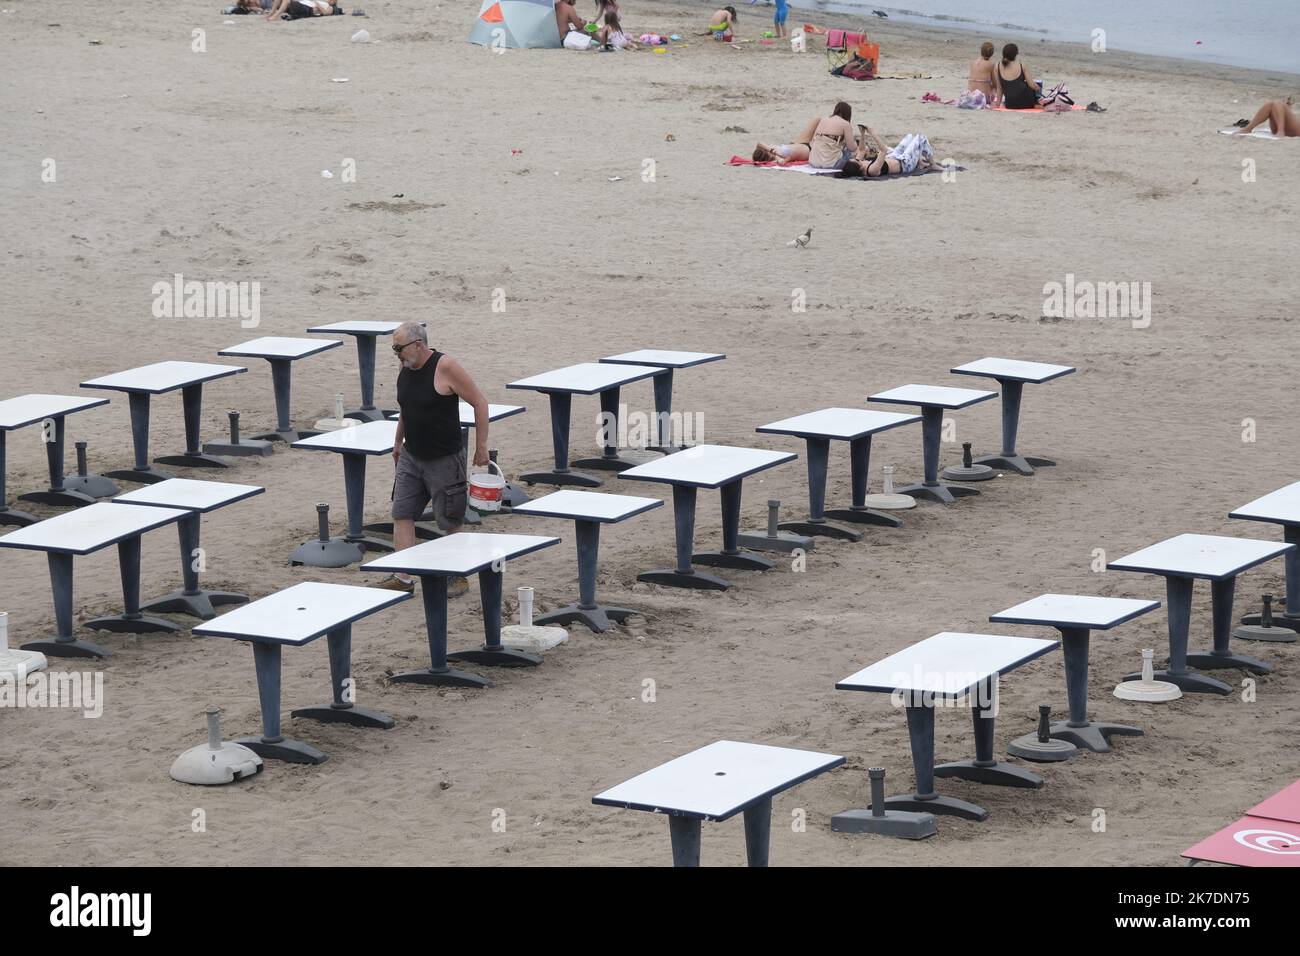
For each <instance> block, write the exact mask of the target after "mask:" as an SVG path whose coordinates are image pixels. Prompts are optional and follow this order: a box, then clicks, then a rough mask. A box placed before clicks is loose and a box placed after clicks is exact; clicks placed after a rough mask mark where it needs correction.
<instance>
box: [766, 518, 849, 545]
mask: <svg viewBox="0 0 1300 956" xmlns="http://www.w3.org/2000/svg"><path fill="white" fill-rule="evenodd" d="M777 528H779V529H780V530H781V531H790V532H792V533H794V534H802V535H807V536H808V537H810V538H834V539H835V540H836V541H861V540H862V532H861V531H853V530H851V529H849V528H841V527H840V526H839V525H837V524H831V523H830V522H829V521H782V522H781V523H780V524H779V525H777Z"/></svg>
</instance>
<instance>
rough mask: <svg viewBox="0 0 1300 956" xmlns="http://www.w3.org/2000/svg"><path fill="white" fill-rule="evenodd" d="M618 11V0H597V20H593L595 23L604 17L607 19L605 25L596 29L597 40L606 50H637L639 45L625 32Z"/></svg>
mask: <svg viewBox="0 0 1300 956" xmlns="http://www.w3.org/2000/svg"><path fill="white" fill-rule="evenodd" d="M618 13H619V11H618V3H617V2H616V0H596V20H593V21H592V22H593V23H595V22H597V21H599V20H600V19H601V18H602V17H603V18H604V19H605V25H604V26H603V27H601V28H600V29H599V30H597V31H596V42H597V43H599V44H600V46H601V49H604V50H635V49H637V45H636V44H635V43H634V42H633V41H632V38H631V37H629V36H628V35H627V34H626V33H624V32H623V24H622V22H621V21H620V20H619V18H618Z"/></svg>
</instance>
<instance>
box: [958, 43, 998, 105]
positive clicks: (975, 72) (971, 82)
mask: <svg viewBox="0 0 1300 956" xmlns="http://www.w3.org/2000/svg"><path fill="white" fill-rule="evenodd" d="M966 89H967V90H968V91H970V92H978V93H983V94H984V101H985V102H986V103H988V105H989V106H997V105H998V97H999V96H1000V91H999V90H1000V88H999V85H998V71H997V70H996V69H994V66H993V44H992V43H989V42H988V41H987V40H985V41H984V42H983V43H981V44H980V58H979V59H978V60H976V61H975V62H974V63H972V64H971V65H970V76H969V77H967V79H966Z"/></svg>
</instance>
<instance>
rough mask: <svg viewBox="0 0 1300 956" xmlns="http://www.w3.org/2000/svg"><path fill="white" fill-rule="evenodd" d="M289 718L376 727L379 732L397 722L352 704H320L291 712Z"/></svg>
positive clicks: (385, 715)
mask: <svg viewBox="0 0 1300 956" xmlns="http://www.w3.org/2000/svg"><path fill="white" fill-rule="evenodd" d="M290 716H291V717H302V718H304V719H306V720H319V721H320V722H321V723H323V724H351V725H352V726H353V727H377V728H379V729H380V730H391V729H392V728H393V727H396V726H397V721H395V720H393V718H391V717H389V716H388V715H387V714H381V713H380V712H379V711H377V710H368V709H367V708H365V707H357V706H355V705H352V704H347V705H345V706H338V705H335V704H320V705H318V706H315V707H303V708H301V709H299V710H295V711H291V712H290Z"/></svg>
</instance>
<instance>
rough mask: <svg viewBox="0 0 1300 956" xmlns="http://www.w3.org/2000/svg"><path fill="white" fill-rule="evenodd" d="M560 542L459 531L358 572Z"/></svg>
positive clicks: (461, 565)
mask: <svg viewBox="0 0 1300 956" xmlns="http://www.w3.org/2000/svg"><path fill="white" fill-rule="evenodd" d="M0 540H2V539H0ZM559 543H560V539H559V538H552V537H544V536H541V535H534V534H480V533H476V532H470V531H459V532H457V533H456V534H449V535H446V536H444V537H441V538H435V539H434V540H433V541H425V542H424V543H423V544H417V545H416V546H415V547H413V548H406V549H404V550H402V551H394V552H393V553H392V554H386V555H384V556H383V557H380V558H376V559H375V560H374V561H370V562H368V563H366V564H363V565H362V566H361V570H362V571H401V572H402V573H403V574H440V575H469V574H477V573H478V572H479V571H482V570H484V569H486V568H489V567H491V566H492V565H493V564H495V563H497V562H498V561H510V560H513V559H514V558H518V557H522V556H523V555H525V554H530V553H532V552H533V551H540V550H541V549H542V548H549V547H550V546H551V545H553V544H559Z"/></svg>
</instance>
